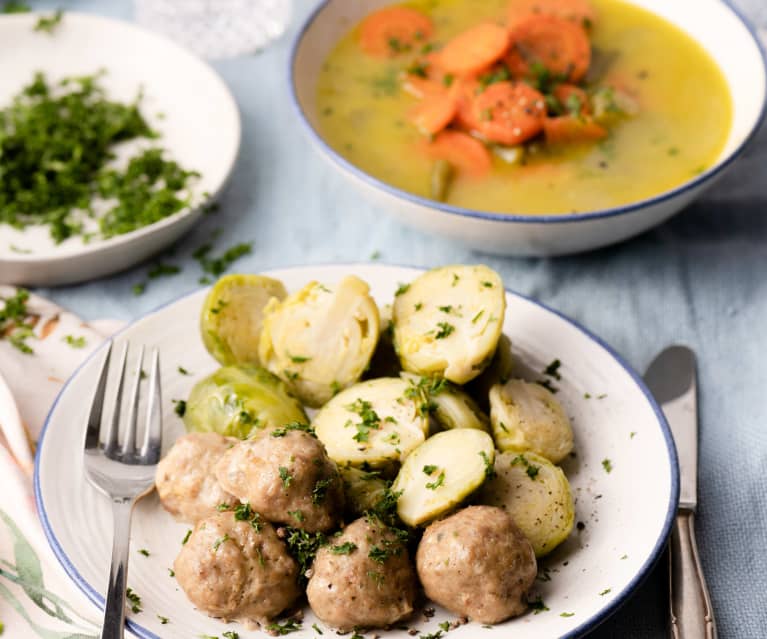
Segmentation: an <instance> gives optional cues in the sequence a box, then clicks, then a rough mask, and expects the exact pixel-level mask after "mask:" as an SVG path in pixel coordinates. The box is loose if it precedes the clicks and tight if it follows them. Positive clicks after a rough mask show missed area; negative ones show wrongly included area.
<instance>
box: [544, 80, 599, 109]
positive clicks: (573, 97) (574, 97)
mask: <svg viewBox="0 0 767 639" xmlns="http://www.w3.org/2000/svg"><path fill="white" fill-rule="evenodd" d="M552 93H553V94H554V97H555V98H556V99H557V100H558V101H559V103H560V104H561V105H562V106H563V107H564V108H565V110H566V111H567V112H568V113H572V112H575V115H590V114H591V103H590V102H589V94H588V93H586V92H585V91H584V90H583V89H581V88H580V87H577V86H575V85H574V84H558V85H557V86H556V87H554V90H553V91H552Z"/></svg>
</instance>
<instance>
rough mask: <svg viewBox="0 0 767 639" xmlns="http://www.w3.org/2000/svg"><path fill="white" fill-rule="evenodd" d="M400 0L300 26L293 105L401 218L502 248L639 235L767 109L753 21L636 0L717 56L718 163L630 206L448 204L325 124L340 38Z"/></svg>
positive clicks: (733, 151)
mask: <svg viewBox="0 0 767 639" xmlns="http://www.w3.org/2000/svg"><path fill="white" fill-rule="evenodd" d="M392 1H393V0H357V2H347V1H346V0H326V1H325V2H323V3H322V4H321V5H320V6H319V7H318V8H317V9H316V10H315V11H314V12H313V13H312V14H311V15H310V16H309V18H308V19H307V21H306V23H305V24H304V25H303V28H302V29H301V30H300V31H299V33H298V36H297V37H296V40H295V42H294V45H293V51H292V55H291V58H290V69H289V72H290V78H291V83H290V84H291V92H292V97H293V105H294V107H295V109H296V112H297V113H298V116H299V118H300V120H301V122H302V123H303V125H304V127H305V129H306V130H307V131H308V133H309V137H310V139H311V140H312V141H313V142H314V143H315V145H316V146H317V147H318V148H319V149H320V151H321V152H322V155H323V156H324V157H325V158H327V159H328V160H330V161H331V162H332V163H333V165H334V166H335V167H336V168H337V169H339V170H340V171H341V172H342V173H343V174H344V175H346V176H347V177H349V178H351V180H352V181H353V182H354V183H356V184H357V185H358V186H360V187H362V188H363V189H364V190H365V193H366V194H368V195H369V196H370V198H371V199H372V200H374V201H376V202H378V203H380V205H381V206H382V207H383V208H384V209H385V210H386V211H388V212H389V213H391V214H392V215H393V216H394V217H396V218H397V219H399V220H401V221H402V222H404V223H406V224H409V225H412V226H415V227H417V228H419V229H421V230H423V231H426V232H429V233H436V234H439V235H444V236H447V237H450V238H453V239H456V240H458V241H460V242H462V243H464V244H467V245H468V246H470V247H472V248H476V249H480V250H482V251H485V252H489V253H498V254H502V255H564V254H568V253H577V252H579V251H586V250H590V249H595V248H598V247H600V246H606V245H608V244H613V243H615V242H619V241H621V240H625V239H627V238H629V237H632V236H634V235H637V234H638V233H641V232H642V231H645V230H647V229H649V228H651V227H653V226H655V225H657V224H660V223H661V222H663V221H664V220H666V219H668V218H669V217H671V216H672V215H673V214H675V213H677V212H678V211H680V210H681V209H682V208H684V207H685V206H687V205H688V204H689V203H690V202H692V201H693V199H695V198H696V197H697V196H698V195H700V193H702V191H703V190H704V189H706V188H708V187H709V186H711V185H712V184H713V183H714V181H715V180H716V179H718V178H719V177H720V176H721V175H723V174H724V171H725V170H726V169H728V168H729V167H730V166H731V165H732V163H733V161H734V160H735V159H736V158H737V157H738V156H740V155H741V153H742V152H743V150H744V148H745V146H746V144H747V143H748V142H749V141H750V140H751V138H752V137H753V135H754V133H755V132H756V130H757V128H758V126H759V123H760V122H761V121H762V119H763V117H764V114H765V101H766V100H767V57H766V56H765V52H764V50H763V49H762V47H761V45H760V43H759V40H758V38H757V36H756V33H755V32H754V30H753V28H752V27H751V26H750V25H749V24H748V23H747V22H746V20H745V19H744V18H743V16H742V15H741V14H740V13H739V12H738V10H737V9H736V8H735V7H733V6H731V5H729V4H727V3H725V2H723V1H722V0H677V1H676V2H668V0H629V1H630V2H632V3H633V4H635V5H637V6H640V7H643V8H645V9H647V10H649V11H651V12H653V13H655V14H657V15H659V16H661V17H663V18H665V19H666V20H668V21H669V22H671V23H673V24H675V25H676V26H678V27H679V28H680V29H682V30H683V31H685V32H686V33H688V34H689V35H690V36H691V37H693V38H694V39H695V40H697V41H698V42H699V43H700V44H701V45H702V46H703V47H704V48H705V49H706V51H707V52H708V53H709V54H710V55H711V56H712V57H713V58H714V60H716V62H717V63H718V64H719V66H720V67H721V69H722V71H723V73H724V76H725V78H726V80H727V84H728V87H729V89H730V93H731V95H732V100H733V122H732V128H731V130H730V134H729V137H728V138H727V142H726V144H725V146H724V149H723V150H722V152H721V154H720V156H719V158H718V159H717V161H716V163H715V164H714V166H712V167H711V168H710V169H708V170H707V171H705V172H704V173H702V174H701V175H698V176H696V177H695V178H693V179H691V180H689V181H687V182H685V183H684V184H682V185H680V186H678V187H677V188H675V189H672V190H670V191H666V192H664V193H660V194H658V195H657V196H655V197H651V198H648V199H644V200H640V201H639V202H635V203H632V204H628V205H625V206H619V207H615V208H609V209H603V210H597V211H592V212H590V213H583V214H577V215H541V216H529V215H515V214H511V213H510V214H506V213H489V212H483V211H477V210H472V209H465V208H459V207H456V206H450V205H448V204H443V203H440V202H436V201H434V200H430V199H427V198H423V197H419V196H417V195H413V194H412V193H408V192H406V191H402V190H400V189H398V188H395V187H393V186H391V185H389V184H386V183H385V182H382V181H381V180H378V179H377V178H374V177H372V176H371V175H369V174H367V173H366V172H364V171H363V170H361V169H359V168H358V167H356V166H355V165H354V164H352V163H351V162H349V161H348V160H346V159H345V158H344V157H342V156H341V155H340V154H338V153H337V152H336V151H335V150H334V149H333V148H332V147H331V146H330V145H329V144H328V143H327V142H326V141H325V140H324V139H323V137H322V135H321V133H320V132H319V127H318V122H319V116H318V112H317V105H316V100H315V97H316V83H317V77H318V74H319V71H320V67H321V65H322V63H323V62H324V60H325V58H326V57H327V55H328V53H329V52H330V50H331V49H332V47H333V46H334V45H335V43H336V42H337V41H338V40H339V38H341V37H342V36H343V35H344V34H345V33H346V32H347V31H348V29H350V28H351V27H352V26H353V25H354V24H355V23H356V22H358V21H359V20H361V19H362V18H363V17H364V16H365V15H366V14H368V13H369V12H370V11H372V10H374V9H377V8H378V7H381V6H385V5H388V4H391V3H392Z"/></svg>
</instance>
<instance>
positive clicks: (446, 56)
mask: <svg viewBox="0 0 767 639" xmlns="http://www.w3.org/2000/svg"><path fill="white" fill-rule="evenodd" d="M508 47H509V34H508V32H507V30H506V29H504V28H503V27H501V26H498V25H497V24H493V23H492V22H482V23H480V24H478V25H476V26H474V27H472V28H471V29H469V30H467V31H464V32H463V33H460V34H458V35H457V36H456V37H455V38H453V39H452V40H450V42H448V43H447V44H446V45H445V47H444V48H443V49H442V50H441V51H438V52H436V53H434V54H433V55H432V59H433V61H434V63H435V64H436V65H437V66H438V67H439V68H440V69H442V70H443V71H445V72H446V73H453V74H456V75H464V74H467V73H477V72H479V71H482V70H483V69H485V68H487V67H489V66H490V65H491V64H493V62H496V61H497V60H499V59H500V58H501V57H502V56H503V54H504V53H506V50H507V49H508Z"/></svg>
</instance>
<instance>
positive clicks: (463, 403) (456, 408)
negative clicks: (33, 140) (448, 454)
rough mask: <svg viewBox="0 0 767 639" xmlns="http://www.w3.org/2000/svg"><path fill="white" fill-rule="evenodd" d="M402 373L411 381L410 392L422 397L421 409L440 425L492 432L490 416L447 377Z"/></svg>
mask: <svg viewBox="0 0 767 639" xmlns="http://www.w3.org/2000/svg"><path fill="white" fill-rule="evenodd" d="M400 376H401V377H402V379H404V380H406V381H407V382H408V383H409V384H410V388H411V393H413V394H414V395H416V396H417V397H418V398H419V400H420V402H421V405H422V406H423V409H422V410H427V411H428V412H430V413H431V415H432V417H433V418H434V420H435V421H436V422H437V425H438V426H439V427H440V428H441V429H443V430H450V429H451V428H476V429H478V430H484V431H486V432H490V420H489V419H488V418H487V416H486V415H485V414H484V413H483V412H482V411H481V410H480V408H479V406H477V405H476V404H475V403H474V400H473V399H472V398H471V397H469V396H468V395H467V394H466V393H464V392H463V391H462V390H461V389H460V388H458V387H457V386H455V385H454V384H451V383H450V382H448V381H447V380H446V379H437V378H434V377H431V378H429V377H419V376H418V375H413V373H400Z"/></svg>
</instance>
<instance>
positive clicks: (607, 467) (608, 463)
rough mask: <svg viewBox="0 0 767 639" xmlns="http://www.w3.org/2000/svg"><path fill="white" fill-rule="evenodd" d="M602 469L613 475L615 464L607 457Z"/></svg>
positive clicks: (603, 461)
mask: <svg viewBox="0 0 767 639" xmlns="http://www.w3.org/2000/svg"><path fill="white" fill-rule="evenodd" d="M602 468H604V469H605V472H606V473H611V472H612V471H613V463H612V462H611V461H610V460H609V459H608V458H607V457H605V458H604V459H603V460H602Z"/></svg>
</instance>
